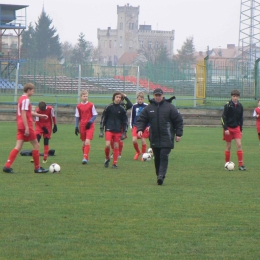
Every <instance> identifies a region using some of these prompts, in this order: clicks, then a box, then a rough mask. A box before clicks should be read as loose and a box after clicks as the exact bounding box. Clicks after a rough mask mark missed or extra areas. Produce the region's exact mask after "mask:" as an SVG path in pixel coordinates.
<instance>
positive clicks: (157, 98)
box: [137, 88, 183, 185]
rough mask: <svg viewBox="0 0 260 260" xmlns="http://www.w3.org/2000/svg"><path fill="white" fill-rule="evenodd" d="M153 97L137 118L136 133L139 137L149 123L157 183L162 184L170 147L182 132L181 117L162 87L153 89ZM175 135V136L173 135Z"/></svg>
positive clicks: (177, 140)
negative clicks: (168, 100)
mask: <svg viewBox="0 0 260 260" xmlns="http://www.w3.org/2000/svg"><path fill="white" fill-rule="evenodd" d="M153 96H154V99H152V100H151V101H150V104H149V105H148V106H146V107H145V108H144V109H143V111H142V113H141V114H140V115H139V117H138V119H137V133H138V136H139V137H142V134H143V132H144V130H145V128H146V126H147V125H148V124H150V137H149V139H150V146H151V148H152V149H153V154H154V164H155V170H156V175H157V184H158V185H162V184H163V181H164V178H165V175H166V172H167V168H168V158H169V154H170V152H171V149H173V148H174V137H175V140H176V142H179V141H180V140H181V136H182V134H183V119H182V116H181V115H180V113H179V112H178V110H177V109H176V107H175V106H173V105H172V104H171V103H170V102H167V101H166V100H165V98H164V95H163V91H162V89H159V88H158V89H155V90H154V92H153ZM175 135H176V136H175Z"/></svg>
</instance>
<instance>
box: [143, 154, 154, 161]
mask: <svg viewBox="0 0 260 260" xmlns="http://www.w3.org/2000/svg"><path fill="white" fill-rule="evenodd" d="M142 158H143V161H144V162H146V161H151V159H152V156H151V154H150V153H144V154H143V156H142Z"/></svg>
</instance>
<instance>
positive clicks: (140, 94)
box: [136, 92, 144, 98]
mask: <svg viewBox="0 0 260 260" xmlns="http://www.w3.org/2000/svg"><path fill="white" fill-rule="evenodd" d="M139 97H140V98H144V92H139V93H138V94H137V96H136V98H139Z"/></svg>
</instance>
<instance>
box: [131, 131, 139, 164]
mask: <svg viewBox="0 0 260 260" xmlns="http://www.w3.org/2000/svg"><path fill="white" fill-rule="evenodd" d="M136 130H137V129H136V126H134V127H133V128H132V142H133V146H134V149H135V155H134V160H138V158H139V156H140V154H141V152H140V149H139V146H138V142H137V139H138V137H137V133H136Z"/></svg>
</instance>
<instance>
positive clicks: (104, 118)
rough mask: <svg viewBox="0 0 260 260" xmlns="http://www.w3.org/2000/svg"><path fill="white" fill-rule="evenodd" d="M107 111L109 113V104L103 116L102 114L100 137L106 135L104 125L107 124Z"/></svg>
mask: <svg viewBox="0 0 260 260" xmlns="http://www.w3.org/2000/svg"><path fill="white" fill-rule="evenodd" d="M107 113H108V106H107V107H105V109H104V111H103V113H102V116H101V121H100V126H99V130H100V132H99V137H103V136H104V127H105V124H106V120H107Z"/></svg>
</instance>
